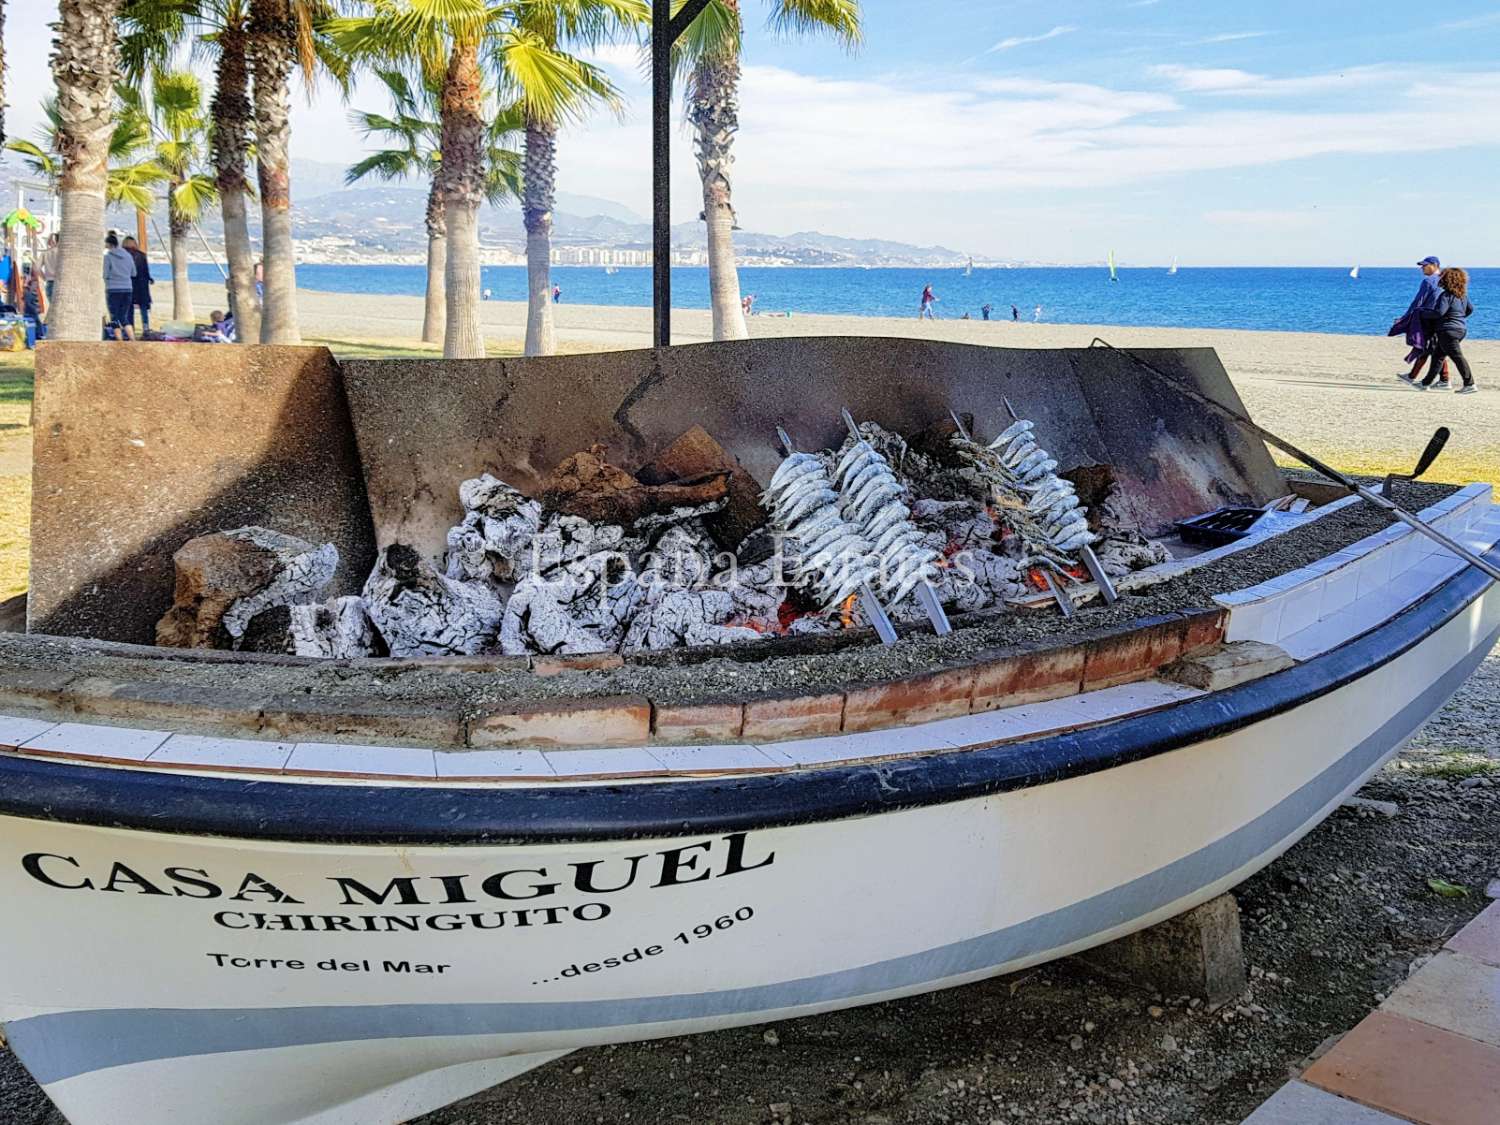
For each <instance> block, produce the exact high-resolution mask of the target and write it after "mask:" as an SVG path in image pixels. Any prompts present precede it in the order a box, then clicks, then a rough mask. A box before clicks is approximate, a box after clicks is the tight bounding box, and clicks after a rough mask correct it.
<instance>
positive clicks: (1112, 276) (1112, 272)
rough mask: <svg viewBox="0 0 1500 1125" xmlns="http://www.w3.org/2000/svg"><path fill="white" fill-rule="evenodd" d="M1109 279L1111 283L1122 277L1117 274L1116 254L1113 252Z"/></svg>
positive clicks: (1110, 256)
mask: <svg viewBox="0 0 1500 1125" xmlns="http://www.w3.org/2000/svg"><path fill="white" fill-rule="evenodd" d="M1109 279H1110V280H1111V281H1119V280H1120V275H1119V274H1118V273H1116V272H1115V252H1114V251H1113V250H1111V251H1110V252H1109Z"/></svg>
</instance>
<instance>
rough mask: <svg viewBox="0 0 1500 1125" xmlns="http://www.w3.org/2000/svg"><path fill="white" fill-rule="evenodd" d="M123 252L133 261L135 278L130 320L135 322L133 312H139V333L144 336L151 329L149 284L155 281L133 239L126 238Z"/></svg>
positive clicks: (144, 256) (142, 253)
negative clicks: (137, 310)
mask: <svg viewBox="0 0 1500 1125" xmlns="http://www.w3.org/2000/svg"><path fill="white" fill-rule="evenodd" d="M124 248H125V251H126V252H127V253H128V254H129V255H130V256H131V257H132V258H134V259H135V278H134V280H133V282H132V286H133V289H134V292H133V293H132V294H131V298H130V303H131V309H130V320H131V322H132V323H134V321H135V310H136V309H140V310H141V332H142V333H143V334H144V333H145V332H147V331H148V330H149V329H150V328H151V283H152V281H154V280H155V279H154V278H153V277H152V276H151V263H150V262H149V261H147V260H146V255H145V253H144V252H143V251H142V250H141V248H140V246H139V245H138V244H137V243H136V241H135V239H133V238H130V237H128V236H127V237H126V239H125V247H124Z"/></svg>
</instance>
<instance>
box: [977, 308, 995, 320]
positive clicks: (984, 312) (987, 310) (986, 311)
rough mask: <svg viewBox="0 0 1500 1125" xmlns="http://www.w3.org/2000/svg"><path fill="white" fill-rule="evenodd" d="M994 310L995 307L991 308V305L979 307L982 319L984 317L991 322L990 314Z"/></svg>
mask: <svg viewBox="0 0 1500 1125" xmlns="http://www.w3.org/2000/svg"><path fill="white" fill-rule="evenodd" d="M992 308H993V306H991V305H980V306H979V315H980V316H982V317H984V319H985V320H989V318H990V312H991V310H992Z"/></svg>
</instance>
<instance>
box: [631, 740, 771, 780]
mask: <svg viewBox="0 0 1500 1125" xmlns="http://www.w3.org/2000/svg"><path fill="white" fill-rule="evenodd" d="M651 756H652V757H653V758H655V759H656V760H657V761H658V762H660V763H661V764H662V765H664V766H666V767H667V769H669V770H671V771H672V772H673V773H745V772H751V773H753V772H756V771H759V770H769V769H777V768H778V767H780V766H782V765H784V764H785V763H784V762H782V761H781V759H779V758H773V757H771V755H769V754H767V753H766V752H765V751H764V750H762V749H760V747H758V746H751V745H750V744H748V743H744V742H734V743H726V744H724V745H721V746H653V747H651Z"/></svg>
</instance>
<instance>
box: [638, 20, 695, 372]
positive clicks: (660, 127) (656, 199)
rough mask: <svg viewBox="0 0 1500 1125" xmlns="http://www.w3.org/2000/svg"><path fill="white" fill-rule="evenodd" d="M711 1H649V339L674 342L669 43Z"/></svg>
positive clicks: (660, 344) (658, 342) (664, 343)
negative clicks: (678, 4)
mask: <svg viewBox="0 0 1500 1125" xmlns="http://www.w3.org/2000/svg"><path fill="white" fill-rule="evenodd" d="M708 3H709V0H687V3H685V4H683V5H682V8H681V10H680V11H678V13H677V15H676V16H675V17H674V16H673V15H672V0H652V2H651V194H652V208H651V228H652V229H651V235H652V250H651V308H652V315H651V340H652V342H653V343H654V344H655V345H656V346H657V347H660V348H665V347H670V346H671V343H672V44H674V43H676V42H677V40H678V39H679V38H680V37H681V35H682V33H683V32H684V31H686V30H687V27H688V25H689V24H690V23H692V22H693V21H694V20H695V19H697V18H698V16H699V14H700V13H701V12H702V11H703V9H704V8H706V7H708Z"/></svg>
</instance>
